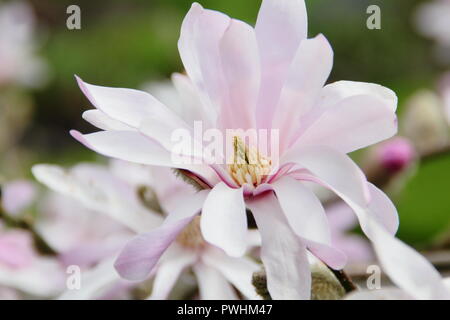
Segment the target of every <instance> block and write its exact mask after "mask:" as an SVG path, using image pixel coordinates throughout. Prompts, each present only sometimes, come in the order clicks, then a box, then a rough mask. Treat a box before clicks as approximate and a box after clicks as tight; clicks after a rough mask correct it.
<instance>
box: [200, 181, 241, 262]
mask: <svg viewBox="0 0 450 320" xmlns="http://www.w3.org/2000/svg"><path fill="white" fill-rule="evenodd" d="M200 226H201V230H202V234H203V237H204V238H205V240H206V241H208V242H209V243H211V244H213V245H215V246H217V247H219V248H221V249H223V250H224V251H225V252H226V253H227V254H229V255H230V256H233V257H239V256H242V255H243V254H244V253H245V251H246V249H247V243H246V240H247V216H246V213H245V203H244V196H243V190H242V188H241V189H232V188H230V187H228V186H227V185H226V184H225V183H223V182H220V183H219V184H217V185H216V186H214V188H213V189H212V190H211V191H210V192H209V194H208V197H207V198H206V201H205V203H204V204H203V209H202V216H201V221H200Z"/></svg>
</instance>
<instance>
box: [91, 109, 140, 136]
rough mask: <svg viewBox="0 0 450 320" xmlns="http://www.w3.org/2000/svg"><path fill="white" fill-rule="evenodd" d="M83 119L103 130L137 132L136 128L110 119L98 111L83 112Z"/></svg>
mask: <svg viewBox="0 0 450 320" xmlns="http://www.w3.org/2000/svg"><path fill="white" fill-rule="evenodd" d="M82 117H83V119H84V120H86V121H87V122H89V123H90V124H92V125H94V126H96V127H97V128H99V129H102V130H117V131H136V129H135V128H133V127H131V126H129V125H127V124H125V123H124V122H122V121H118V120H115V119H113V118H111V117H109V116H108V115H107V114H106V113H104V112H103V111H100V110H98V109H92V110H87V111H85V112H83V115H82Z"/></svg>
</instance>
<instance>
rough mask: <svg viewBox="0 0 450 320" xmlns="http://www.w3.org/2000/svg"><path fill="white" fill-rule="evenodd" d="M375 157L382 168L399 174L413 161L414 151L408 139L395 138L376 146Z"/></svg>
mask: <svg viewBox="0 0 450 320" xmlns="http://www.w3.org/2000/svg"><path fill="white" fill-rule="evenodd" d="M377 157H378V161H379V163H380V164H381V166H382V167H384V168H385V169H387V170H389V171H390V172H399V171H401V170H403V169H404V168H406V167H407V166H408V165H409V164H411V162H412V161H413V160H414V158H415V150H414V147H413V145H412V144H411V142H409V140H408V139H405V138H401V137H396V138H393V139H390V140H388V141H386V142H384V143H382V144H381V145H379V146H378V149H377Z"/></svg>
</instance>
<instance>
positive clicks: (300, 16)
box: [255, 0, 308, 128]
mask: <svg viewBox="0 0 450 320" xmlns="http://www.w3.org/2000/svg"><path fill="white" fill-rule="evenodd" d="M307 28H308V21H307V14H306V7H305V2H304V1H303V0H264V1H263V2H262V4H261V8H260V10H259V14H258V19H257V22H256V27H255V30H256V37H257V41H258V46H259V54H260V57H261V71H262V82H261V91H260V97H259V101H258V113H257V121H258V127H262V128H269V127H270V125H271V119H272V115H273V113H274V109H275V107H276V104H277V101H278V98H279V95H280V92H281V88H282V86H283V82H284V79H285V77H286V73H287V70H288V68H289V66H290V64H291V61H292V59H293V57H294V55H295V52H296V51H297V48H298V46H299V44H300V41H302V40H304V39H306V37H307Z"/></svg>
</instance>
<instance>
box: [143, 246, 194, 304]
mask: <svg viewBox="0 0 450 320" xmlns="http://www.w3.org/2000/svg"><path fill="white" fill-rule="evenodd" d="M195 259H196V255H195V254H194V253H193V252H190V251H187V250H177V255H176V256H174V255H171V257H170V258H167V259H165V260H164V261H162V262H161V263H160V264H159V265H158V267H157V271H156V274H155V280H154V282H153V289H152V294H151V295H150V297H149V299H150V300H164V299H167V297H168V296H169V294H170V291H171V290H172V288H173V286H174V285H175V283H176V281H177V280H178V277H179V276H180V274H181V273H182V272H183V270H184V269H185V268H187V267H188V266H190V265H192V264H193V263H194V261H195Z"/></svg>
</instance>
